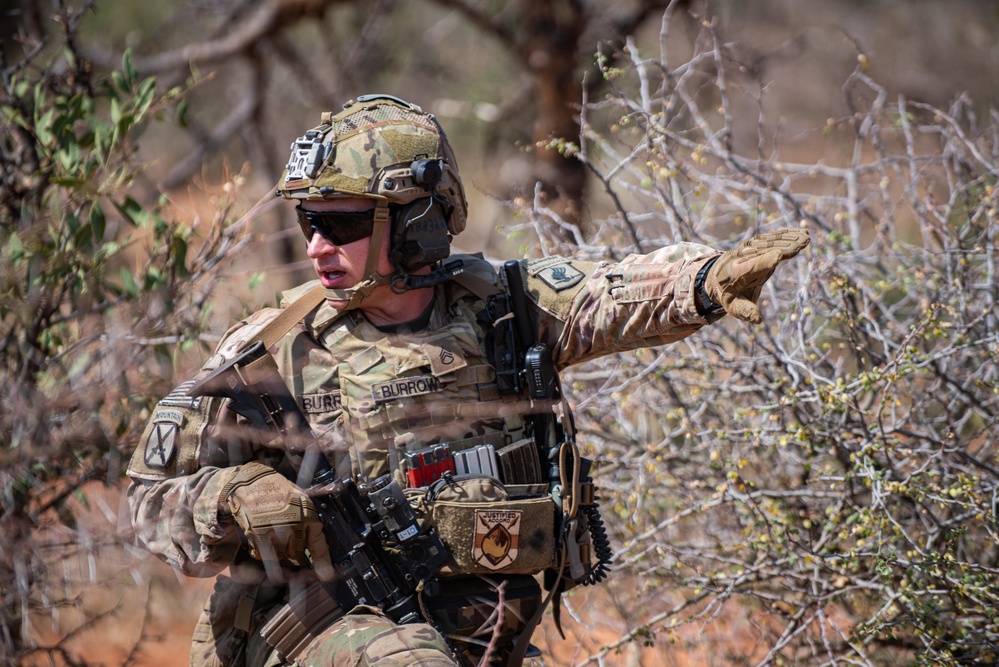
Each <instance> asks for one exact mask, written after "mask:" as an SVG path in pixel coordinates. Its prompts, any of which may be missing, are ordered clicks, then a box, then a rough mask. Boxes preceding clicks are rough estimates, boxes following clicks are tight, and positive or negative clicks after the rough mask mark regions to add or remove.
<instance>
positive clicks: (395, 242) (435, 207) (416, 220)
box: [389, 197, 451, 273]
mask: <svg viewBox="0 0 999 667" xmlns="http://www.w3.org/2000/svg"><path fill="white" fill-rule="evenodd" d="M445 208H450V207H446V205H445V204H442V203H441V201H440V200H438V199H437V198H435V197H426V198H423V199H417V200H416V201H413V202H410V203H409V204H402V205H399V206H393V207H392V211H393V215H392V248H391V250H390V251H389V259H390V260H391V261H392V264H393V266H395V267H396V269H397V270H399V271H400V272H403V273H410V272H412V271H417V270H419V269H421V268H423V267H424V266H431V265H433V264H436V263H437V262H439V261H441V260H443V259H447V257H448V255H450V254H451V235H450V234H449V233H448V222H447V220H448V217H449V215H448V211H446V210H445Z"/></svg>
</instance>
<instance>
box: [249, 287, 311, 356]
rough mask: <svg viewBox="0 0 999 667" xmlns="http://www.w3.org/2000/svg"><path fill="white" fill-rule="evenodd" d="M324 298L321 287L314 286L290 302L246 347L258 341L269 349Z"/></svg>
mask: <svg viewBox="0 0 999 667" xmlns="http://www.w3.org/2000/svg"><path fill="white" fill-rule="evenodd" d="M324 298H325V296H324V295H323V286H322V285H316V286H315V287H313V288H312V289H310V290H309V291H308V292H306V293H305V294H303V295H302V296H300V297H298V298H297V299H295V300H294V301H293V302H291V303H290V304H289V305H288V307H287V308H285V309H284V310H282V311H281V313H280V314H279V315H278V316H277V317H275V318H274V319H273V320H271V321H270V322H268V323H267V326H265V327H264V328H263V329H261V330H260V333H258V334H257V335H256V336H254V337H253V339H251V340H250V341H249V343H248V344H247V347H249V345H252V344H253V343H256V342H257V341H258V340H259V341H263V343H264V347H265V348H267V349H268V350H269V349H271V347H273V346H274V344H275V343H277V342H278V341H279V340H281V338H282V336H284V335H285V334H286V333H288V332H289V331H291V328H292V327H293V326H295V325H296V324H298V323H299V322H301V321H302V319H303V318H304V317H305V316H306V315H308V314H309V313H311V312H312V310H313V309H314V308H315V307H316V306H318V305H319V304H321V303H322V302H323V299H324Z"/></svg>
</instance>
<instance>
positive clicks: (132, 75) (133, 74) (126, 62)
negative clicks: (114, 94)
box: [121, 49, 139, 92]
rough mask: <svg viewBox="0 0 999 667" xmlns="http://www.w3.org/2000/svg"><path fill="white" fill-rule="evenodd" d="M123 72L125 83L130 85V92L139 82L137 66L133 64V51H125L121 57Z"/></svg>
mask: <svg viewBox="0 0 999 667" xmlns="http://www.w3.org/2000/svg"><path fill="white" fill-rule="evenodd" d="M121 70H122V72H123V73H124V74H125V82H126V83H127V85H128V88H127V89H126V90H128V91H129V92H131V91H132V89H133V88H135V83H136V82H137V81H138V80H139V73H138V72H137V71H136V69H135V65H134V64H133V63H132V50H131V49H125V53H123V54H122V56H121Z"/></svg>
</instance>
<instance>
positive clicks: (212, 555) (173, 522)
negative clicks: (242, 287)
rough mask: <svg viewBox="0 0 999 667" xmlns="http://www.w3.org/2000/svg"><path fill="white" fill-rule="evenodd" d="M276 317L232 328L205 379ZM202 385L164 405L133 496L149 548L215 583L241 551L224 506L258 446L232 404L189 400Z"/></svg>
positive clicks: (149, 435)
mask: <svg viewBox="0 0 999 667" xmlns="http://www.w3.org/2000/svg"><path fill="white" fill-rule="evenodd" d="M276 312H278V311H274V310H271V311H262V312H261V313H258V314H255V315H254V316H251V318H249V319H248V320H246V321H244V322H241V323H240V324H238V325H236V326H235V327H233V328H232V329H230V330H229V331H228V332H227V333H226V336H225V337H224V338H223V340H222V342H221V343H220V344H219V346H218V348H217V349H216V351H215V354H213V355H212V357H211V358H210V359H209V361H208V362H207V363H206V364H205V366H204V368H203V371H202V372H203V373H204V372H207V371H210V370H212V369H214V368H217V367H218V366H220V365H221V364H222V363H223V360H224V359H226V358H227V355H228V356H231V355H232V354H233V353H234V352H235V351H236V350H237V349H238V348H239V347H241V346H242V345H243V344H244V343H245V341H247V340H248V339H249V338H251V337H252V336H253V335H254V334H255V333H256V332H258V331H259V330H260V328H261V327H262V326H263V324H264V323H265V322H266V321H269V319H270V318H272V317H273V315H274V313H276ZM199 377H200V376H199ZM197 379H198V377H195V378H194V379H191V380H188V381H186V382H184V383H182V384H181V385H179V386H178V387H177V388H176V389H174V390H173V391H172V392H171V393H170V394H169V395H168V396H166V397H165V398H163V399H162V400H161V401H160V402H159V403H157V405H156V408H155V409H154V410H153V414H152V418H151V419H150V421H149V423H148V424H147V426H146V429H145V431H144V433H143V434H142V437H141V439H140V440H139V444H138V446H137V447H136V450H135V453H134V454H133V455H132V460H131V461H130V463H129V467H128V475H129V477H130V478H131V484H130V485H129V488H128V494H127V495H128V502H129V507H130V510H131V519H132V527H133V530H134V531H135V536H136V540H137V541H138V543H139V544H140V545H141V546H143V547H144V548H146V549H147V550H148V551H150V552H152V553H153V554H155V555H156V556H157V557H159V558H160V559H161V560H164V561H166V562H167V563H169V564H170V565H172V566H173V567H175V568H177V569H178V570H180V571H181V572H183V573H184V574H186V575H189V576H195V577H210V576H214V575H216V574H218V573H219V572H221V571H222V570H223V569H225V568H226V567H227V566H228V565H229V564H230V563H231V562H232V560H233V559H234V558H235V556H236V554H237V552H238V551H239V548H240V539H239V535H238V532H237V529H236V525H235V522H234V521H232V519H224V520H223V519H221V518H220V517H219V514H218V499H219V495H220V493H221V491H222V487H223V486H224V485H225V480H226V479H227V477H228V472H229V470H228V469H229V468H231V467H232V466H236V465H240V464H242V463H245V462H246V461H248V460H251V459H252V458H254V443H253V442H251V441H250V439H249V438H248V437H244V436H243V434H244V433H245V430H246V429H245V428H243V427H241V425H240V424H239V423H237V420H236V416H235V414H234V413H233V412H232V411H231V410H228V409H227V408H226V405H227V401H226V400H225V399H220V398H205V397H202V398H192V397H190V396H188V395H187V391H188V389H190V387H191V386H193V384H194V383H195V382H196V381H197Z"/></svg>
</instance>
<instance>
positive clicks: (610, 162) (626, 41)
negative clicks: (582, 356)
mask: <svg viewBox="0 0 999 667" xmlns="http://www.w3.org/2000/svg"><path fill="white" fill-rule="evenodd" d="M997 29H999V5H997V3H995V2H991V1H986V0H952V1H951V2H948V3H940V2H933V1H930V0H923V1H919V0H914V1H908V2H903V1H901V0H866V1H860V0H855V1H851V0H841V1H839V2H819V1H817V0H816V1H809V2H795V1H793V0H754V1H751V2H737V1H736V0H707V1H701V2H679V1H673V2H666V1H662V2H655V1H653V0H630V1H621V2H614V3H604V2H586V1H582V0H577V1H574V2H573V1H568V0H533V1H519V0H518V1H509V2H501V1H498V0H497V1H491V0H413V1H410V2H402V1H393V0H376V1H373V2H372V1H368V2H363V3H362V2H354V1H350V0H246V1H237V0H200V1H190V0H165V1H163V2H159V3H143V2H131V1H124V0H119V1H117V2H113V3H112V2H102V1H100V0H95V1H93V2H70V1H68V0H23V1H22V0H2V2H0V38H2V40H3V44H2V61H0V76H2V80H0V111H2V115H0V118H2V120H0V122H2V130H0V168H2V174H3V176H2V183H0V239H2V241H3V245H2V250H0V272H2V275H3V282H2V290H0V341H2V342H0V346H2V347H0V361H2V373H3V376H2V383H3V395H4V397H5V399H4V401H3V404H2V405H0V422H2V430H0V438H2V449H0V509H2V516H0V582H3V585H2V588H0V591H2V592H0V595H2V599H0V629H2V638H0V639H2V642H0V655H2V656H3V662H4V663H5V664H51V663H54V664H84V663H91V662H102V663H104V664H115V665H125V664H183V663H184V662H185V661H186V647H185V644H186V642H187V641H188V639H189V634H190V630H191V627H192V626H193V623H194V620H195V618H196V617H197V614H198V612H199V610H200V604H201V599H200V598H202V597H204V593H205V588H204V582H190V581H183V585H182V586H178V585H177V584H176V581H177V580H176V579H174V578H173V575H172V573H170V571H169V569H168V568H166V567H165V566H162V565H160V564H158V563H150V562H149V561H148V559H147V558H145V557H144V556H143V554H142V553H141V552H140V551H139V550H137V549H135V548H134V547H133V546H131V544H130V539H131V538H130V534H129V526H128V523H129V522H128V515H127V510H126V509H125V508H124V506H123V505H121V502H120V495H119V491H120V481H121V475H122V470H123V466H124V463H125V461H127V457H128V456H129V455H130V453H131V450H132V448H133V447H134V445H135V442H136V439H137V437H138V435H139V433H140V432H141V429H142V428H143V426H144V422H145V419H146V418H147V417H148V415H149V408H150V407H151V406H152V405H153V404H154V403H155V401H156V400H157V399H158V398H159V397H161V396H163V395H164V394H166V393H167V392H168V391H169V390H170V389H171V388H172V387H173V386H174V385H175V384H176V383H177V382H178V381H179V379H181V378H182V377H183V376H184V375H186V374H187V373H189V372H190V371H191V369H193V368H195V367H197V366H198V365H200V363H201V361H203V359H204V358H205V356H206V355H207V354H208V353H209V351H210V349H211V347H212V345H213V343H214V341H216V340H217V339H218V337H219V335H220V334H221V332H222V331H224V330H225V328H226V327H227V326H228V325H229V324H230V323H231V322H232V320H233V318H235V317H238V316H239V315H241V314H243V313H245V312H248V311H251V310H254V309H256V308H257V307H259V306H261V305H264V304H267V303H272V302H274V301H275V299H276V298H277V295H278V293H279V292H280V290H281V289H283V288H286V287H288V286H291V285H293V284H295V283H297V282H299V281H301V280H304V279H308V278H309V277H310V275H309V268H308V264H307V262H305V261H303V260H304V253H303V247H302V244H301V242H300V240H299V238H298V235H297V234H296V233H295V232H294V231H293V230H292V226H291V225H289V224H288V223H289V220H288V217H287V212H286V211H285V210H283V208H282V207H280V206H275V204H276V200H275V199H274V197H273V194H272V191H273V185H274V183H275V182H276V179H277V177H278V175H279V174H280V171H281V169H282V167H283V164H284V161H285V159H286V156H287V147H288V145H289V144H290V143H291V141H292V140H293V139H294V138H295V137H296V136H298V135H300V134H301V133H302V132H303V131H304V130H305V129H307V128H309V127H312V126H314V125H315V124H317V123H318V119H319V114H320V112H321V111H323V110H329V109H336V108H338V107H339V105H340V104H342V103H343V102H345V101H346V100H347V99H349V98H351V97H354V96H356V95H358V94H363V93H370V92H386V93H391V94H395V95H398V96H400V97H403V98H405V99H408V100H410V101H413V102H415V103H417V104H420V105H421V106H423V108H424V109H425V110H427V111H430V112H432V113H435V114H436V115H438V116H439V117H440V119H441V121H442V123H443V124H444V126H445V128H446V129H447V130H448V133H449V136H450V139H451V141H452V144H453V145H454V146H455V147H456V150H457V152H458V158H459V162H460V165H461V169H462V173H463V176H464V179H465V182H466V190H467V191H468V193H469V198H470V200H471V211H472V215H471V221H470V228H469V230H468V231H466V232H465V233H464V234H462V235H461V237H459V238H458V239H456V242H455V243H456V246H457V247H458V248H459V249H460V250H463V251H482V252H485V253H486V255H487V256H488V257H491V258H507V257H513V256H516V257H520V256H538V255H540V254H542V253H553V252H560V253H571V254H577V255H582V256H585V257H588V258H591V259H619V258H621V257H623V256H624V254H625V253H627V252H632V251H641V252H648V251H650V250H652V249H654V248H655V247H658V246H659V245H663V244H667V243H670V242H673V241H678V240H694V241H699V242H703V243H707V244H709V245H713V246H715V247H719V248H727V247H731V245H733V244H734V243H736V242H737V241H738V240H739V239H740V238H742V237H745V236H747V235H749V234H751V233H753V232H755V231H758V230H761V229H773V228H778V227H783V226H798V225H801V226H805V227H806V228H808V229H809V230H810V231H811V233H812V237H813V245H812V247H811V248H810V249H809V250H808V251H807V252H806V253H805V254H803V255H802V256H801V257H799V258H798V259H796V260H795V261H794V262H792V263H791V264H789V265H788V266H787V267H786V269H782V271H781V273H780V274H779V275H778V276H777V280H775V281H773V283H772V285H770V286H769V287H768V290H767V291H766V292H765V295H764V298H765V301H766V304H767V305H766V306H765V313H766V314H767V316H768V319H767V324H766V326H764V327H762V328H760V329H758V330H757V329H751V328H748V327H745V326H742V325H740V324H738V323H732V322H727V321H726V322H723V323H722V324H720V325H718V326H715V327H712V328H711V329H709V330H705V331H703V332H701V333H700V334H698V336H696V337H695V338H694V339H691V340H690V341H688V342H684V343H683V344H678V345H674V346H672V347H670V348H668V349H665V350H652V351H644V352H641V353H631V354H625V355H615V356H612V357H609V358H607V359H604V360H601V361H599V362H597V363H594V364H587V365H585V366H583V367H580V368H578V369H575V370H574V371H573V372H572V373H571V374H570V377H569V380H570V385H571V387H572V393H573V395H572V400H573V402H574V403H575V405H576V406H577V410H578V413H579V418H580V428H581V431H582V432H583V433H584V434H585V437H583V438H581V440H582V441H583V444H584V445H585V446H586V448H587V451H588V454H589V455H590V456H592V457H593V458H594V459H595V460H596V461H597V464H598V465H597V478H598V481H599V482H600V484H601V485H602V487H603V489H604V491H603V494H602V497H603V500H602V502H603V505H604V509H605V515H606V517H607V518H608V523H609V524H610V525H611V527H612V533H613V538H614V543H615V548H616V549H617V552H618V556H617V562H618V571H617V572H616V574H615V576H614V578H612V579H611V580H610V582H609V583H607V584H606V585H604V586H602V587H600V588H599V589H595V590H592V591H591V590H582V591H577V592H574V593H573V594H572V595H570V596H569V598H568V604H567V608H568V611H569V613H570V614H571V615H572V617H573V619H574V621H575V622H569V623H568V624H567V625H568V626H569V628H568V629H569V633H570V641H567V642H560V641H557V639H556V640H553V641H547V639H549V638H551V637H554V629H553V628H552V627H551V626H550V625H548V624H546V625H545V626H544V632H543V636H541V637H539V638H540V639H541V640H542V643H544V644H545V645H546V651H547V653H548V656H547V658H546V662H547V663H548V664H587V663H594V664H647V665H661V664H718V665H729V664H731V665H741V664H752V665H771V664H809V665H811V664H815V665H821V664H841V663H843V662H845V663H849V664H879V665H880V664H910V663H917V662H918V663H922V664H995V663H996V662H997V661H999V651H997V650H996V644H997V642H999V634H997V631H996V627H997V617H996V611H995V609H996V603H997V602H999V585H997V583H996V582H997V581H999V579H997V574H999V542H997V526H996V520H997V502H996V497H997V495H996V493H997V484H999V461H997V446H999V442H997V435H999V434H997V432H996V423H995V419H996V414H997V412H999V411H997V409H996V408H997V402H999V371H997V363H996V362H997V357H999V340H997V317H999V313H997V310H996V300H997V297H999V294H997V290H999V287H997V285H999V280H997V277H996V275H995V271H996V259H997V258H996V251H997V248H996V235H997V228H996V215H997V196H999V195H997V190H996V186H997V180H999V178H997V177H999V170H997V169H999V167H997V165H999V157H997V155H999V146H997V142H999V122H997V116H996V113H995V111H993V107H994V106H995V103H996V95H997V94H999V93H997V89H996V87H995V82H996V81H997V80H999V46H997V42H996V40H995V37H994V36H995V35H996V34H999V30H997ZM581 125H582V130H581V129H580V128H581ZM50 661H51V662H50Z"/></svg>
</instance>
